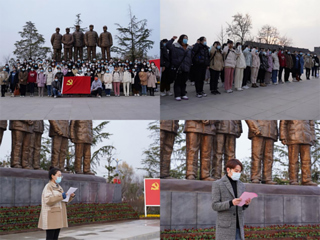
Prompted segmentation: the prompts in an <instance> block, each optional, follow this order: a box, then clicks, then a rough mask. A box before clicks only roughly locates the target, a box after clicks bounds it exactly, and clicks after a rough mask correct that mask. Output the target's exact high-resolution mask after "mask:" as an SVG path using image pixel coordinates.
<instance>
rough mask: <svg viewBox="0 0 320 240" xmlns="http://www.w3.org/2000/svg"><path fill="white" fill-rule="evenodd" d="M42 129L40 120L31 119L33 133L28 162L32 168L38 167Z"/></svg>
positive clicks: (42, 124)
mask: <svg viewBox="0 0 320 240" xmlns="http://www.w3.org/2000/svg"><path fill="white" fill-rule="evenodd" d="M43 131H44V123H43V121H42V120H37V121H33V133H32V134H31V140H30V146H29V148H30V153H29V156H30V157H29V158H30V160H29V164H30V166H31V167H33V169H35V170H39V169H40V150H41V136H42V134H43Z"/></svg>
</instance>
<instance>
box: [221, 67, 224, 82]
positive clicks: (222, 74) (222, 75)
mask: <svg viewBox="0 0 320 240" xmlns="http://www.w3.org/2000/svg"><path fill="white" fill-rule="evenodd" d="M221 82H223V83H224V68H223V69H222V71H221Z"/></svg>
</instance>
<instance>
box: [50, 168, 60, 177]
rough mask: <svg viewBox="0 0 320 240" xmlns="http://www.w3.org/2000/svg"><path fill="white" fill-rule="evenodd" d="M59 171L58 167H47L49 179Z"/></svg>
mask: <svg viewBox="0 0 320 240" xmlns="http://www.w3.org/2000/svg"><path fill="white" fill-rule="evenodd" d="M59 171H60V169H59V168H55V167H53V166H51V167H50V168H49V179H50V180H52V175H56V173H57V172H59ZM60 172H61V171H60Z"/></svg>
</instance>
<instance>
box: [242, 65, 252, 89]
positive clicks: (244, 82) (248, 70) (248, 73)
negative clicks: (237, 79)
mask: <svg viewBox="0 0 320 240" xmlns="http://www.w3.org/2000/svg"><path fill="white" fill-rule="evenodd" d="M250 77H251V67H250V66H247V67H246V68H245V69H244V72H243V79H242V87H244V86H246V85H247V83H248V80H250Z"/></svg>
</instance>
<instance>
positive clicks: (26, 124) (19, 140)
mask: <svg viewBox="0 0 320 240" xmlns="http://www.w3.org/2000/svg"><path fill="white" fill-rule="evenodd" d="M9 129H10V130H11V143H12V147H11V167H12V168H25V169H32V168H31V167H30V165H29V152H30V150H29V147H30V140H31V135H32V132H33V121H30V120H21V121H20V120H10V123H9Z"/></svg>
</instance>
